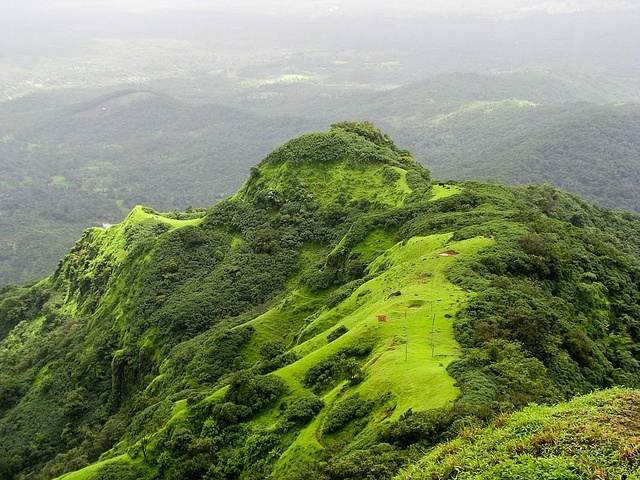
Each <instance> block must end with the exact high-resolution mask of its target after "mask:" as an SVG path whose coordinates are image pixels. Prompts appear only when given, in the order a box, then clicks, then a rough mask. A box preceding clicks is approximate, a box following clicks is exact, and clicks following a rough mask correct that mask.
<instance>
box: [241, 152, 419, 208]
mask: <svg viewBox="0 0 640 480" xmlns="http://www.w3.org/2000/svg"><path fill="white" fill-rule="evenodd" d="M388 168H393V169H394V170H396V171H397V172H399V173H400V175H401V176H400V178H399V179H398V180H396V181H395V182H394V183H393V184H392V185H390V184H389V182H388V181H387V180H386V179H385V176H384V170H385V169H388ZM260 172H261V178H264V179H268V180H267V182H268V183H267V184H265V185H263V186H262V187H261V189H262V190H266V189H272V190H274V191H280V192H287V191H289V190H292V189H293V190H295V189H296V188H297V187H299V185H300V182H299V181H298V179H304V180H303V181H302V184H303V185H304V188H305V190H306V191H307V192H308V194H310V195H311V197H312V198H313V199H314V201H315V202H317V203H318V204H319V205H321V206H323V207H326V206H327V205H329V204H331V203H333V202H336V201H337V202H340V203H349V202H350V201H351V200H362V199H366V200H368V201H369V202H371V204H373V205H379V206H383V205H386V206H398V205H401V204H402V203H404V200H405V199H406V198H407V196H408V195H409V194H410V193H411V191H412V190H411V189H410V188H409V186H408V185H407V181H406V171H405V170H404V169H402V168H399V167H390V166H388V165H384V164H365V165H351V164H349V163H348V162H347V161H346V160H343V161H341V162H336V163H333V164H332V165H331V168H327V167H326V165H316V164H302V165H295V166H294V167H292V166H290V165H289V164H288V163H267V164H265V165H262V166H261V168H260ZM245 187H246V186H245ZM247 194H248V192H247V191H246V188H243V189H241V190H240V191H239V192H238V194H237V195H238V196H239V197H240V198H244V197H245V196H247ZM250 195H251V194H249V196H250Z"/></svg>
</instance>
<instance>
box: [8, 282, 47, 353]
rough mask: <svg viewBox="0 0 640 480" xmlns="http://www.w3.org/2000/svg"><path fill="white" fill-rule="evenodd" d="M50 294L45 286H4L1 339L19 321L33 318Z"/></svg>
mask: <svg viewBox="0 0 640 480" xmlns="http://www.w3.org/2000/svg"><path fill="white" fill-rule="evenodd" d="M50 295H51V293H50V292H49V290H48V289H47V288H46V287H44V286H37V287H32V288H29V289H26V288H18V287H5V288H3V289H2V291H1V292H0V341H1V340H2V339H4V338H5V337H6V336H7V334H8V333H9V332H10V331H11V329H13V327H15V326H16V325H17V324H18V323H20V322H21V321H23V320H29V319H31V318H33V317H34V316H35V315H36V314H37V313H38V312H39V311H40V309H41V308H42V306H43V305H44V303H45V302H46V301H47V300H48V299H49V296H50Z"/></svg>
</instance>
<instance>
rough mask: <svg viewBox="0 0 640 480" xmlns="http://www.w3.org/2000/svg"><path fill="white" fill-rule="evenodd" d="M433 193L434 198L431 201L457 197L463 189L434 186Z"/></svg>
mask: <svg viewBox="0 0 640 480" xmlns="http://www.w3.org/2000/svg"><path fill="white" fill-rule="evenodd" d="M431 192H432V193H433V197H431V198H430V200H431V201H433V200H439V199H441V198H446V197H450V196H452V195H457V194H458V193H460V192H462V188H461V187H458V186H456V185H444V186H443V185H438V184H434V185H433V186H432V187H431Z"/></svg>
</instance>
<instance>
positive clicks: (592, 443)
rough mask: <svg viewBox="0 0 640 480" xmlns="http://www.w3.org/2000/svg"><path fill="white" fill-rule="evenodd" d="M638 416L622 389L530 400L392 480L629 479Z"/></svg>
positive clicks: (634, 470)
mask: <svg viewBox="0 0 640 480" xmlns="http://www.w3.org/2000/svg"><path fill="white" fill-rule="evenodd" d="M639 415H640V394H639V393H638V392H637V391H635V390H628V389H612V390H607V391H602V392H597V393H593V394H590V395H586V396H583V397H578V398H576V399H575V400H573V401H571V402H568V403H562V404H560V405H557V406H553V407H543V406H537V405H536V406H530V407H527V408H525V409H524V410H523V411H521V412H518V413H516V414H514V415H512V416H502V417H499V418H498V419H497V420H496V421H495V423H494V424H493V425H491V426H490V427H488V428H482V429H479V428H476V429H473V428H470V429H467V430H465V431H463V432H462V433H461V434H460V437H459V438H457V439H456V440H454V441H452V442H449V443H445V444H443V445H441V446H439V447H437V448H436V449H434V450H433V451H432V452H430V453H429V454H428V455H426V456H425V457H424V458H423V459H422V460H420V462H418V463H417V464H416V465H414V466H412V467H410V468H408V469H407V470H406V471H404V472H403V473H401V474H400V475H398V476H397V477H396V479H397V480H401V479H402V480H408V479H415V480H418V479H434V480H435V479H514V480H535V479H539V478H548V479H558V480H560V479H562V480H569V479H570V480H573V479H576V480H578V479H589V478H609V479H612V480H613V479H617V480H622V479H628V480H631V479H637V478H639V476H638V458H637V450H638V424H639V422H640V417H639Z"/></svg>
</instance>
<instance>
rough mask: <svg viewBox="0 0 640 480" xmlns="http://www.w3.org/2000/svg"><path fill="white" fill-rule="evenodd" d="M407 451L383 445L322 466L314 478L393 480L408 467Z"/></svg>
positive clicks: (333, 460)
mask: <svg viewBox="0 0 640 480" xmlns="http://www.w3.org/2000/svg"><path fill="white" fill-rule="evenodd" d="M408 459H409V456H408V455H407V453H406V452H405V451H402V450H398V449H395V448H393V447H391V446H390V445H387V444H384V443H381V444H378V445H375V446H374V447H372V448H370V449H367V450H361V451H358V452H355V453H351V454H349V455H345V456H343V457H339V458H336V459H332V460H331V461H329V462H327V463H325V464H322V465H321V466H320V468H319V472H318V476H317V477H314V478H319V479H330V480H347V479H361V478H363V479H376V480H391V479H392V478H394V476H395V475H396V473H397V472H398V471H399V470H400V469H401V468H402V467H404V466H406V465H407V461H408Z"/></svg>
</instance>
